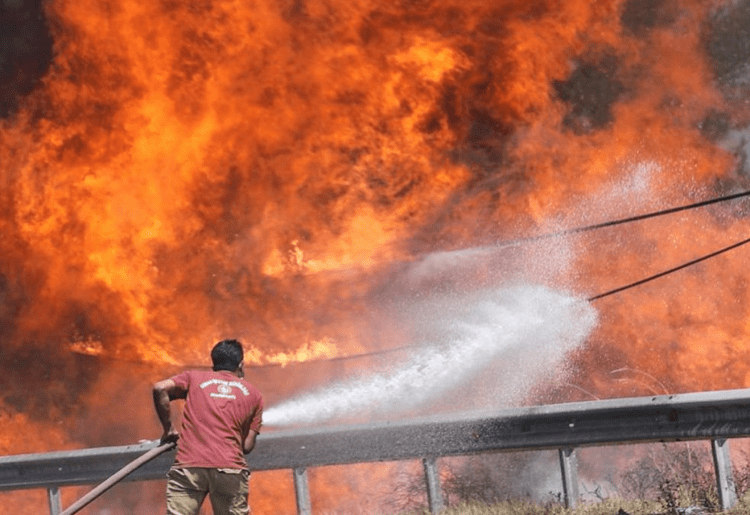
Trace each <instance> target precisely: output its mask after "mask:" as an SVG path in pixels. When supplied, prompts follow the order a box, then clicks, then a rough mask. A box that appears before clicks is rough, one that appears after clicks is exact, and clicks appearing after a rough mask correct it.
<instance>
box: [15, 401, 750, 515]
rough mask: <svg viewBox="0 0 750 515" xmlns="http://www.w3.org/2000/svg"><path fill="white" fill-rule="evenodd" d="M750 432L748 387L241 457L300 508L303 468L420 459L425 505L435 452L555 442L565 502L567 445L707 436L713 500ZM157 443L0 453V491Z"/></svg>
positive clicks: (345, 431) (349, 430) (296, 432)
mask: <svg viewBox="0 0 750 515" xmlns="http://www.w3.org/2000/svg"><path fill="white" fill-rule="evenodd" d="M746 436H750V390H722V391H713V392H701V393H685V394H677V395H660V396H651V397H634V398H625V399H610V400H603V401H589V402H577V403H565V404H552V405H545V406H530V407H523V408H512V409H503V410H493V411H480V412H471V413H463V414H458V415H456V414H452V415H440V416H434V417H425V418H418V419H410V420H399V421H392V422H379V423H375V424H361V425H345V426H326V427H314V428H299V429H291V430H280V431H273V430H272V428H269V429H268V430H264V432H263V433H262V434H261V435H260V436H259V437H258V440H257V443H256V447H255V449H254V450H253V452H252V453H251V454H250V455H249V456H248V467H249V468H250V470H252V471H262V470H277V469H290V470H291V471H292V473H293V478H294V487H295V492H296V496H297V510H298V513H299V514H300V515H310V514H311V513H312V509H311V502H310V490H309V484H308V481H307V469H308V468H310V467H320V466H327V465H345V464H352V463H363V462H381V461H396V460H411V459H419V460H421V461H422V465H423V467H424V471H425V481H426V489H427V494H428V495H427V497H428V503H429V509H430V512H431V513H438V512H439V511H440V510H441V509H442V508H443V506H444V502H443V499H442V495H441V489H440V484H439V474H438V463H437V459H438V458H441V457H447V456H465V455H472V454H479V453H489V452H508V451H538V450H549V449H553V450H557V451H558V455H559V459H560V471H561V478H562V491H563V496H564V499H565V502H566V504H567V505H568V506H569V507H575V505H576V502H577V500H578V477H577V461H576V452H575V449H577V448H579V447H594V446H604V445H626V444H634V443H648V442H680V441H693V440H709V441H710V442H711V449H712V453H713V458H714V460H713V461H714V468H715V471H716V479H717V487H718V493H719V500H720V502H721V506H722V508H724V509H728V508H731V507H732V506H734V505H735V504H736V503H737V493H736V489H735V485H734V480H733V477H732V465H731V459H730V455H729V442H728V440H729V439H731V438H737V437H746ZM156 445H157V442H151V443H144V444H140V445H129V446H120V447H104V448H95V449H82V450H76V451H62V452H50V453H44V454H26V455H16V456H5V457H0V490H15V489H28V488H46V489H47V490H48V498H49V503H50V513H51V515H59V514H60V513H61V512H62V507H61V505H60V504H61V503H60V492H59V489H60V488H61V487H66V486H71V485H82V484H96V483H98V482H101V481H103V480H105V479H107V478H108V477H110V476H111V475H112V474H113V473H115V472H116V471H118V470H120V469H121V468H122V467H124V466H126V465H127V464H128V463H130V462H132V461H133V460H134V459H136V458H137V457H138V456H139V455H142V454H143V453H145V452H148V451H149V450H151V449H153V448H154V447H156ZM173 458H174V451H171V452H168V453H164V454H162V455H160V456H158V457H157V458H155V459H153V460H152V461H149V462H148V463H146V464H144V465H143V466H142V467H140V468H138V469H136V470H134V471H133V472H132V473H130V475H128V476H127V477H126V478H124V480H125V481H142V480H152V479H164V477H165V474H166V473H167V470H168V469H169V467H170V465H171V463H172V460H173Z"/></svg>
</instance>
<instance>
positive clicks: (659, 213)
mask: <svg viewBox="0 0 750 515" xmlns="http://www.w3.org/2000/svg"><path fill="white" fill-rule="evenodd" d="M748 196H750V190H748V191H742V192H740V193H733V194H732V195H726V196H724V197H716V198H712V199H708V200H702V201H700V202H695V203H693V204H685V205H684V206H678V207H671V208H668V209H660V210H658V211H653V212H651V213H645V214H642V215H636V216H630V217H627V218H620V219H617V220H610V221H608V222H601V223H598V224H593V225H584V226H581V227H574V228H571V229H565V230H562V231H558V232H553V233H547V234H539V235H537V236H528V237H526V238H519V239H516V240H512V241H510V242H506V244H518V243H527V242H532V241H538V240H545V239H549V238H560V237H562V236H568V235H571V234H577V233H581V232H588V231H594V230H596V229H604V228H607V227H614V226H615V225H621V224H626V223H631V222H639V221H641V220H647V219H649V218H656V217H658V216H664V215H671V214H673V213H678V212H680V211H687V210H689V209H696V208H699V207H705V206H709V205H711V204H717V203H719V202H726V201H728V200H734V199H738V198H742V197H748Z"/></svg>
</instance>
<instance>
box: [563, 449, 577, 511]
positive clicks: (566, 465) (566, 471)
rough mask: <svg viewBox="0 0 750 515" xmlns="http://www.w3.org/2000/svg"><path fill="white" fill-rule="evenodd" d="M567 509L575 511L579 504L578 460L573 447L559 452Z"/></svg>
mask: <svg viewBox="0 0 750 515" xmlns="http://www.w3.org/2000/svg"><path fill="white" fill-rule="evenodd" d="M559 454H560V471H561V472H562V486H563V498H564V500H565V507H566V508H570V509H574V508H575V507H576V504H577V503H578V460H577V459H576V450H575V449H574V448H572V447H567V448H565V449H560V450H559Z"/></svg>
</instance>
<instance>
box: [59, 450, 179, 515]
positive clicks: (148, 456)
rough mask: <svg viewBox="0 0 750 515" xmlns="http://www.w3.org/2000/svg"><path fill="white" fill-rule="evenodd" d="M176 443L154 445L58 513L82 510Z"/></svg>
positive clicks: (66, 514)
mask: <svg viewBox="0 0 750 515" xmlns="http://www.w3.org/2000/svg"><path fill="white" fill-rule="evenodd" d="M176 445H177V444H176V443H175V442H167V443H164V444H161V445H159V446H158V447H154V448H153V449H151V450H150V451H148V452H146V453H144V454H142V455H140V456H139V457H137V458H136V459H134V460H133V461H131V462H130V463H128V464H127V465H125V466H124V467H122V468H121V469H120V470H118V471H117V472H115V473H114V474H112V475H111V476H109V477H108V478H107V479H106V480H104V482H102V483H100V484H99V485H98V486H97V487H96V488H94V489H93V490H91V491H90V492H89V493H87V494H86V495H84V496H83V497H81V498H80V499H78V500H77V501H76V502H74V503H73V504H71V505H70V506H69V507H68V508H66V509H65V510H64V511H62V512H61V513H60V515H73V514H74V513H77V512H78V511H79V510H82V509H83V508H84V507H85V506H86V505H88V504H89V503H90V502H91V501H93V500H94V499H96V498H97V497H99V496H100V495H102V494H103V493H104V492H106V491H107V490H109V489H110V488H112V487H113V486H114V485H115V484H116V483H118V482H119V481H121V480H122V479H123V478H125V476H127V475H128V474H130V473H131V472H133V471H134V470H135V469H137V468H138V467H140V466H141V465H144V464H146V463H148V462H149V461H151V460H153V459H154V458H156V457H157V456H159V455H160V454H163V453H165V452H167V451H169V450H171V449H174V447H175V446H176Z"/></svg>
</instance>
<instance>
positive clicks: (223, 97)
mask: <svg viewBox="0 0 750 515" xmlns="http://www.w3.org/2000/svg"><path fill="white" fill-rule="evenodd" d="M0 15H1V16H2V18H1V19H2V29H3V30H2V34H1V35H0V164H1V166H0V180H1V181H2V183H1V184H2V189H0V227H1V228H2V234H3V237H2V239H0V323H1V324H2V328H3V330H2V333H1V334H0V339H2V341H1V342H0V356H2V360H0V367H1V370H0V373H2V376H3V378H4V382H3V385H4V386H3V391H2V394H0V419H1V420H2V421H3V423H2V425H1V426H0V452H1V453H6V454H16V453H19V452H41V451H50V450H59V449H62V448H74V447H86V446H99V445H112V444H127V443H132V442H134V441H137V440H138V439H140V438H148V439H152V438H156V437H157V436H158V428H157V424H156V419H155V416H154V415H153V413H152V407H151V406H150V404H149V403H150V400H149V392H148V385H149V383H150V382H151V381H154V380H157V379H161V378H163V377H165V376H166V375H168V374H171V373H173V372H175V371H176V370H179V369H181V368H183V367H188V366H205V365H206V354H207V351H208V349H209V348H210V346H211V345H212V344H213V342H215V341H216V340H217V339H219V338H222V337H227V336H231V337H239V338H241V339H242V340H243V341H244V342H245V343H246V345H247V347H248V349H247V351H248V357H247V362H248V364H249V365H253V366H255V367H256V368H252V367H250V368H249V369H248V376H249V377H250V378H251V380H252V378H253V374H255V376H254V377H256V379H257V380H258V381H259V386H260V387H261V389H263V390H264V394H265V395H266V397H267V400H268V402H269V404H273V403H275V402H277V401H280V400H282V399H284V398H287V397H289V396H291V395H293V394H295V393H297V392H298V390H299V389H305V388H308V387H310V386H312V385H315V384H323V383H325V381H327V380H329V379H330V378H331V377H332V376H336V375H337V374H338V373H342V374H344V373H347V374H351V373H352V372H353V371H354V372H356V371H360V372H361V371H362V369H364V368H366V365H363V364H362V362H356V361H351V362H349V361H344V360H342V359H339V360H337V361H335V363H336V364H335V366H332V367H331V368H325V367H321V368H320V369H317V368H316V369H315V370H316V372H315V373H314V374H312V376H315V377H312V378H311V377H310V376H311V373H309V372H302V373H300V372H299V368H302V367H303V365H301V364H299V363H300V362H304V361H307V360H321V359H329V358H345V357H346V356H350V355H355V354H368V353H373V352H377V351H385V350H388V349H390V348H393V347H399V346H404V345H407V346H408V344H409V341H410V340H409V338H410V334H409V330H408V329H402V328H399V327H393V326H392V325H391V324H390V323H389V318H388V317H387V310H386V309H384V306H386V305H387V304H388V302H390V301H391V300H392V299H393V298H394V297H397V298H403V297H409V296H417V297H418V296H420V295H422V294H427V293H428V292H429V291H430V290H431V289H433V288H436V287H439V285H436V282H440V281H442V280H443V279H444V278H445V277H446V276H450V270H449V271H448V272H447V273H446V272H445V270H443V275H441V276H440V277H438V278H435V277H432V278H424V277H420V278H419V279H413V277H411V276H409V277H411V278H410V279H409V280H408V281H407V274H406V273H405V272H404V270H405V269H406V268H407V264H409V263H416V262H419V261H420V260H424V259H426V258H427V257H429V256H430V255H432V254H434V253H436V252H447V251H457V250H461V249H471V248H474V247H480V246H481V247H483V248H488V247H489V248H492V246H494V245H498V244H502V243H503V242H507V241H512V240H515V239H518V238H523V237H528V236H531V235H535V234H542V233H549V232H554V231H557V230H560V229H564V228H568V227H576V226H582V225H585V224H589V223H597V222H603V221H606V220H611V219H616V218H618V217H624V216H631V215H635V214H640V213H644V212H649V211H654V210H657V209H661V208H665V207H671V206H675V205H681V204H686V203H689V202H692V201H696V200H702V199H707V198H711V197H714V196H718V195H723V194H727V193H730V192H735V191H741V190H744V189H748V188H749V187H750V180H749V179H748V176H749V175H750V168H748V165H747V163H748V157H749V156H748V150H749V149H748V147H747V139H748V135H750V133H748V127H749V126H750V109H749V107H748V106H750V103H749V101H748V99H749V98H750V96H749V93H750V92H749V91H748V87H749V84H750V75H749V74H750V51H748V48H750V45H748V41H750V29H748V27H750V1H749V0H713V1H707V0H679V1H678V0H675V1H667V0H596V1H592V0H565V1H562V0H461V1H456V0H412V1H406V0H400V1H389V2H382V1H373V0H347V1H340V0H252V1H248V0H222V1H219V0H201V1H196V2H178V1H173V0H159V1H143V0H117V1H114V0H75V1H72V0H47V1H44V2H42V1H41V0H4V1H3V2H0ZM749 232H750V222H748V218H747V203H746V202H745V201H741V200H739V201H733V202H732V203H725V204H719V205H715V206H713V207H711V208H705V209H701V210H691V211H686V212H683V213H681V214H679V215H674V216H672V217H668V218H664V219H661V218H660V219H654V220H651V221H645V222H640V223H638V224H629V225H627V226H619V227H616V228H611V229H606V230H601V231H596V232H588V233H585V234H582V235H574V236H571V237H569V238H566V239H564V240H563V239H552V240H544V241H543V242H537V243H534V244H528V245H513V246H510V247H507V248H505V247H503V246H502V245H498V247H497V249H498V250H497V252H494V253H493V254H492V257H491V258H487V259H479V260H478V261H477V262H476V266H475V267H473V268H472V270H471V273H468V274H467V273H465V272H464V273H462V275H461V278H460V281H453V282H451V281H450V280H448V281H447V282H446V284H448V286H447V287H451V288H453V287H457V284H458V283H459V282H460V283H461V286H462V287H468V288H470V287H471V286H472V285H476V286H482V287H487V286H493V285H499V284H504V283H505V282H506V281H512V282H515V283H517V282H525V283H532V284H540V285H544V286H547V287H550V288H555V289H561V290H565V291H569V292H572V293H573V294H575V295H579V296H581V297H583V298H586V297H589V296H593V295H596V294H598V293H601V292H603V291H607V290H609V289H611V288H614V287H617V286H620V285H622V284H627V283H629V282H632V281H635V280H637V279H640V278H642V277H645V276H648V275H651V274H654V273H657V272H659V271H661V270H664V269H667V268H670V267H672V266H675V265H678V264H680V263H682V262H685V261H688V260H691V259H694V258H696V257H699V256H700V255H703V254H706V253H709V252H712V251H714V250H716V249H719V248H722V247H724V246H727V245H729V244H731V243H734V242H736V241H738V240H741V239H744V238H746V237H748V233H749ZM503 249H505V250H503ZM748 252H750V250H748V249H742V248H740V249H737V250H735V251H733V252H731V253H727V254H724V255H722V256H719V257H717V258H716V259H713V260H709V261H706V262H704V263H702V264H700V265H697V266H695V267H691V268H689V269H685V270H682V271H680V272H679V273H677V274H674V275H670V276H668V277H665V278H662V279H659V280H658V281H654V282H651V283H648V284H646V285H643V286H641V287H639V288H634V289H632V290H628V291H626V292H623V293H621V294H618V295H613V296H610V297H606V298H604V299H601V300H599V301H597V302H596V303H595V307H596V309H597V311H598V313H599V322H598V325H597V327H596V329H595V330H594V332H593V333H592V334H591V335H590V337H589V338H588V339H587V341H586V344H585V345H584V346H582V347H580V348H578V349H577V350H576V351H575V352H574V353H573V354H572V355H571V356H570V358H569V359H570V364H569V367H570V370H571V371H572V372H571V375H569V376H568V377H567V379H566V382H565V383H550V384H544V385H541V387H540V388H538V390H539V391H537V392H535V393H536V394H537V397H535V398H533V399H529V401H530V402H540V401H560V400H574V399H579V398H589V397H587V395H588V396H591V395H593V396H596V397H611V396H622V395H630V394H637V395H641V394H650V393H653V392H657V393H663V392H664V391H668V392H682V391H697V390H713V389H723V388H742V387H745V386H748V385H750V375H749V374H750V359H749V358H750V346H748V344H747V343H746V341H745V340H746V338H747V335H748V333H749V332H750V316H749V315H750V302H748V299H749V294H750V292H749V291H748V289H749V288H750V282H749V281H748V280H747V278H746V274H745V268H746V263H749V262H750V258H748ZM406 283H408V284H406ZM295 363H296V365H294V364H295ZM269 370H270V372H269ZM123 406H127V413H125V412H123V409H122V407H123ZM125 415H126V416H125ZM19 435H27V436H28V437H26V438H21V437H20V436H19ZM275 474H281V473H269V474H267V475H262V474H261V475H259V476H258V478H257V479H254V480H253V481H254V482H255V484H254V487H253V492H254V495H253V503H255V504H254V507H255V509H256V512H257V513H264V514H265V513H268V514H274V513H287V512H292V511H293V509H294V507H293V501H291V500H290V496H291V490H290V489H291V486H290V485H291V479H290V478H288V477H287V476H284V477H287V479H285V480H279V479H278V477H279V476H277V475H275ZM317 474H319V475H317V476H315V477H314V478H313V483H314V485H315V486H314V488H313V495H315V496H316V497H315V503H317V504H316V507H321V508H322V507H328V506H330V507H335V506H336V502H337V499H340V498H341V496H342V492H346V491H347V488H348V486H347V485H349V483H348V482H347V481H349V480H350V479H351V478H349V480H345V479H342V478H341V474H340V473H338V472H336V471H330V472H326V471H320V472H318V473H317ZM353 474H354V473H353ZM368 474H370V473H369V472H368ZM264 477H265V478H268V479H263V478H264ZM322 477H325V478H326V479H325V480H321V479H319V478H322ZM284 481H286V482H287V483H285V486H278V484H279V483H283V482H284ZM334 489H335V490H336V492H337V493H331V492H330V491H329V490H334ZM8 495H9V497H8V499H10V500H9V501H8V502H15V500H17V501H18V506H17V507H16V508H15V510H14V511H15V513H20V514H23V513H29V514H31V513H34V514H36V513H40V509H44V508H43V506H44V503H45V502H46V501H45V500H44V498H43V497H39V498H37V497H34V496H33V495H31V494H29V497H26V496H25V495H26V494H23V495H21V494H8ZM13 495H15V496H16V497H13ZM66 495H67V496H68V497H65V500H66V502H69V497H70V498H71V499H72V496H73V495H74V494H73V493H68V494H66ZM123 495H126V494H123ZM138 502H140V503H141V504H142V509H143V510H144V511H147V510H153V509H155V508H154V504H153V503H155V505H156V506H158V505H159V503H160V502H161V498H160V496H159V495H157V494H153V495H148V496H143V495H139V496H137V499H128V500H127V502H126V501H123V502H121V503H120V504H117V505H115V506H113V507H112V509H113V510H118V509H119V510H122V513H126V508H125V506H131V507H132V506H133V505H134V503H136V504H135V505H136V506H138V504H137V503H138ZM4 504H5V502H4ZM40 506H42V508H40ZM24 510H26V511H24ZM111 513H119V512H115V511H113V512H111Z"/></svg>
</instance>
